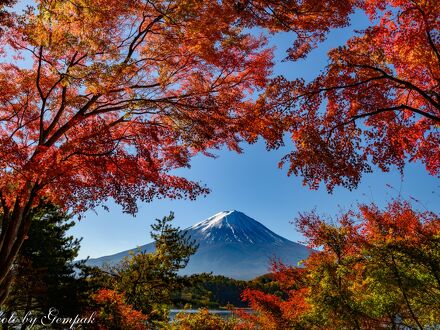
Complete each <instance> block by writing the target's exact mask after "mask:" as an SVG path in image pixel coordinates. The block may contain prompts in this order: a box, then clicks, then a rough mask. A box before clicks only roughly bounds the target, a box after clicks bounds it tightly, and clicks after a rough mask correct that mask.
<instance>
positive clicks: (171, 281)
mask: <svg viewBox="0 0 440 330" xmlns="http://www.w3.org/2000/svg"><path fill="white" fill-rule="evenodd" d="M173 219H174V214H173V213H171V214H170V215H169V216H166V217H164V218H162V219H156V222H155V223H154V224H153V225H152V226H151V228H152V232H151V237H152V238H153V239H154V241H155V248H156V249H155V251H154V252H153V253H146V252H142V251H139V252H138V253H134V254H132V255H131V256H130V257H127V258H125V259H124V260H122V262H121V263H120V264H118V265H117V266H115V267H114V268H113V269H111V270H110V272H111V273H112V274H113V275H114V285H115V287H116V289H117V290H118V291H119V292H123V293H124V294H125V298H126V301H127V303H128V304H130V305H132V306H133V307H134V309H136V310H139V311H142V312H143V313H144V314H146V315H148V319H149V321H150V322H152V323H157V322H163V321H167V320H168V309H169V306H170V305H171V303H172V299H171V297H172V293H173V292H174V291H176V290H179V289H181V288H182V287H183V285H184V282H185V281H184V279H183V278H182V277H180V276H179V275H178V271H179V270H180V269H183V268H184V267H185V266H186V264H187V263H188V261H189V258H190V256H191V255H193V254H194V253H195V252H196V250H197V246H196V245H195V242H194V241H193V240H191V237H189V236H187V234H186V233H185V232H182V231H181V230H180V229H179V228H178V227H177V228H176V227H173V226H172V224H171V222H172V221H173Z"/></svg>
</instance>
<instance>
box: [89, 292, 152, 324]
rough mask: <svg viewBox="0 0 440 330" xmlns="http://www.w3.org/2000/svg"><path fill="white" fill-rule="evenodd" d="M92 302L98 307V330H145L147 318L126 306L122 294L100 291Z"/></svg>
mask: <svg viewBox="0 0 440 330" xmlns="http://www.w3.org/2000/svg"><path fill="white" fill-rule="evenodd" d="M93 300H94V301H95V302H96V303H97V304H98V306H99V309H98V314H97V320H98V326H99V328H100V329H127V330H128V329H132V330H142V329H146V320H147V316H146V315H144V314H142V313H141V312H140V311H137V310H134V309H133V308H132V306H130V305H128V304H126V303H125V301H124V295H123V294H121V293H118V292H116V291H114V290H109V289H101V290H99V291H98V292H97V293H96V294H95V295H94V296H93Z"/></svg>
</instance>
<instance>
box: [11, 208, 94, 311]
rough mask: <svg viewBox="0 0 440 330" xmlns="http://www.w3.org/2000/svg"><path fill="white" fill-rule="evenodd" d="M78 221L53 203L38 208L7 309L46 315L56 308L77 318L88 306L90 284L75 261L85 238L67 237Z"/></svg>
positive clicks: (82, 266) (17, 270)
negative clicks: (52, 308)
mask: <svg viewBox="0 0 440 330" xmlns="http://www.w3.org/2000/svg"><path fill="white" fill-rule="evenodd" d="M72 226H74V222H73V221H70V218H69V217H68V216H67V215H66V213H64V212H62V211H60V210H59V209H58V208H57V207H56V206H54V205H51V204H41V205H40V206H39V207H37V208H36V209H34V213H33V216H32V222H31V226H30V228H29V236H28V238H27V239H26V240H25V242H24V244H23V246H22V249H21V250H20V255H19V257H18V259H17V261H16V263H15V265H14V272H13V282H12V286H11V291H10V295H9V297H8V299H7V300H6V302H5V304H4V306H3V308H4V309H5V310H6V311H8V312H12V311H14V312H16V313H20V314H21V313H22V314H26V313H27V312H29V311H32V312H34V313H35V312H37V313H38V312H43V313H46V312H47V311H48V310H49V308H51V307H55V308H57V309H58V310H60V312H61V313H62V314H63V315H64V316H74V315H76V314H78V313H80V312H81V308H82V307H83V306H84V305H85V301H84V299H86V295H87V288H86V286H87V284H86V282H85V279H84V277H83V276H81V272H80V269H81V268H84V262H74V259H75V258H76V257H77V256H78V251H79V248H80V242H81V239H76V238H74V237H73V236H70V235H68V234H67V232H68V230H69V229H70V228H72Z"/></svg>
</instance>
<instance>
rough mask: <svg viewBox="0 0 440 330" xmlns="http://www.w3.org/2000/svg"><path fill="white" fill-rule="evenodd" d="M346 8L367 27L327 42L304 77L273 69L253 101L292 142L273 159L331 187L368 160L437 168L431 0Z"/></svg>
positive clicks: (366, 2) (437, 59) (368, 166)
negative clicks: (319, 62)
mask: <svg viewBox="0 0 440 330" xmlns="http://www.w3.org/2000/svg"><path fill="white" fill-rule="evenodd" d="M355 6H356V8H358V10H359V11H360V12H364V13H366V15H368V16H369V17H370V19H371V26H370V27H368V28H367V29H365V30H364V31H360V32H358V33H357V34H355V36H353V37H352V38H350V39H349V40H348V41H347V43H346V44H345V45H342V46H341V47H338V48H335V49H332V50H331V51H330V52H329V63H328V65H327V66H326V67H325V69H324V70H323V71H322V72H321V73H320V74H319V75H318V76H317V77H316V78H315V79H313V80H312V81H309V82H307V81H305V80H303V79H296V80H292V81H289V80H287V79H286V78H284V77H282V76H280V77H277V78H275V79H273V80H272V82H271V86H270V87H269V88H268V89H267V91H266V94H265V95H264V96H263V97H261V99H260V106H261V108H263V109H270V110H271V112H272V113H276V114H278V116H279V118H284V119H283V120H282V119H280V120H282V121H284V125H278V126H276V125H273V128H275V129H281V130H282V131H284V130H287V131H289V132H290V133H291V138H292V141H293V142H294V150H293V151H292V152H291V153H289V154H288V155H286V156H285V157H284V159H283V160H282V162H281V164H280V165H283V164H287V165H288V168H289V174H295V175H300V176H302V177H303V178H304V184H306V185H309V186H310V187H311V188H314V189H317V188H318V187H319V185H320V183H322V182H323V183H324V184H325V185H326V187H327V189H328V190H330V191H331V190H332V189H333V188H334V187H335V186H337V185H342V186H345V187H348V188H355V187H356V186H357V184H358V183H359V181H360V179H361V176H362V174H363V173H365V172H370V171H371V170H372V169H373V167H372V164H373V165H376V166H377V167H379V168H380V169H381V170H383V171H388V170H389V169H390V167H392V166H396V167H397V168H398V169H400V170H402V169H403V167H404V166H405V164H406V163H407V162H408V161H420V162H422V163H423V164H424V165H425V167H426V169H427V171H428V172H429V173H431V174H432V175H434V176H438V175H440V134H439V124H440V34H439V31H440V21H439V16H440V6H439V5H438V1H436V0H427V1H419V0H363V1H359V2H357V3H356V4H355ZM288 59H292V60H296V59H297V56H293V55H289V56H288ZM272 118H274V117H272ZM268 121H269V122H271V121H270V120H268ZM272 134H273V133H272Z"/></svg>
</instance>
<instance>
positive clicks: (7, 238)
mask: <svg viewBox="0 0 440 330" xmlns="http://www.w3.org/2000/svg"><path fill="white" fill-rule="evenodd" d="M34 188H35V186H34ZM28 196H29V197H28V198H27V199H26V202H25V203H23V202H22V200H21V199H20V198H19V197H17V199H16V201H15V205H14V207H13V210H12V212H9V210H8V209H5V207H3V214H2V219H1V231H0V305H2V304H3V303H4V302H5V300H6V298H7V297H8V294H9V287H10V285H11V282H12V266H13V264H14V261H15V259H16V257H17V256H18V253H19V252H20V248H21V246H22V245H23V242H24V240H25V239H26V236H27V234H28V231H29V227H30V224H31V212H30V210H31V205H32V202H33V196H34V189H31V191H30V193H29V194H28Z"/></svg>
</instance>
